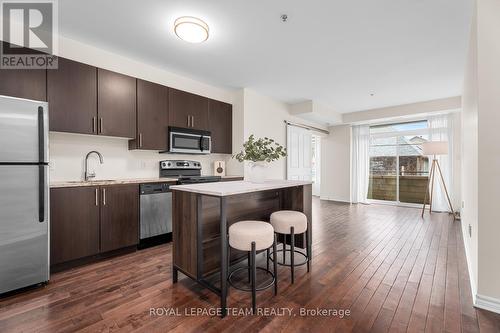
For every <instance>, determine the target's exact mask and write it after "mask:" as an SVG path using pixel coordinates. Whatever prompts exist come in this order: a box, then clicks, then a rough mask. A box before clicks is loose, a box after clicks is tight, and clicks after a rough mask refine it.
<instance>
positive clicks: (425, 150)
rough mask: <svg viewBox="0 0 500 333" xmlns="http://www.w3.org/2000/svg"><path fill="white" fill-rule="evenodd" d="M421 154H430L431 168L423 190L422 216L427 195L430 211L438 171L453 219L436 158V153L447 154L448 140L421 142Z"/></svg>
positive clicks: (446, 190) (430, 211)
mask: <svg viewBox="0 0 500 333" xmlns="http://www.w3.org/2000/svg"><path fill="white" fill-rule="evenodd" d="M422 154H423V155H432V156H434V157H433V159H432V165H431V169H430V171H429V181H428V182H427V189H426V190H425V198H424V206H423V207H422V217H423V216H424V211H425V205H426V204H427V197H429V199H430V200H429V213H432V197H433V192H434V178H435V176H436V173H439V176H440V178H441V184H443V189H444V192H445V193H446V199H448V204H449V205H450V210H451V213H452V214H453V219H455V211H454V210H453V206H452V205H451V200H450V196H449V195H448V189H447V188H446V183H445V182H444V177H443V173H442V172H441V167H440V166H439V161H438V160H437V158H436V156H437V155H447V154H448V142H446V141H429V142H424V143H423V144H422Z"/></svg>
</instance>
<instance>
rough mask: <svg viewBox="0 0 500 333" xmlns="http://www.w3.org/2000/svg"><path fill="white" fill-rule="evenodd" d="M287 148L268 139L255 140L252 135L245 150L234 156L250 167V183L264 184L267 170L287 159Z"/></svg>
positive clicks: (245, 145)
mask: <svg viewBox="0 0 500 333" xmlns="http://www.w3.org/2000/svg"><path fill="white" fill-rule="evenodd" d="M286 155H287V153H286V148H284V147H283V146H282V145H280V144H279V143H277V142H276V141H274V140H273V139H270V138H268V137H264V138H259V139H255V137H254V135H253V134H252V135H250V136H249V137H248V140H247V141H245V142H244V143H243V150H242V151H240V152H239V153H237V154H236V155H234V156H233V158H235V159H236V160H238V161H239V162H244V161H247V162H249V165H250V181H251V182H253V183H262V182H264V180H265V169H266V167H267V165H268V164H269V163H271V162H273V161H277V160H279V159H280V158H281V157H286Z"/></svg>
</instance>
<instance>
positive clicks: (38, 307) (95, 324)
mask: <svg viewBox="0 0 500 333" xmlns="http://www.w3.org/2000/svg"><path fill="white" fill-rule="evenodd" d="M313 206H314V207H313V224H314V226H313V253H314V258H313V262H312V267H311V272H310V273H306V268H305V266H301V267H299V268H297V269H296V275H295V284H293V285H291V284H290V272H289V269H288V268H285V267H280V269H279V291H278V296H273V291H272V288H271V289H268V290H266V291H263V292H259V293H258V301H257V305H258V307H260V308H263V309H264V308H267V309H269V308H274V309H281V308H291V309H292V311H293V313H294V314H295V316H293V315H292V316H289V315H285V316H272V315H270V316H237V315H233V316H228V317H226V318H224V319H220V318H219V317H217V316H208V315H200V316H194V315H192V316H187V315H186V314H185V312H184V311H186V310H188V311H191V309H196V308H200V309H205V310H208V309H212V308H213V307H216V306H217V305H218V297H217V296H216V295H215V294H213V293H211V292H210V291H208V290H206V289H203V288H201V287H199V286H198V285H197V284H195V283H194V282H192V281H191V280H190V279H188V278H184V277H183V276H182V275H181V276H180V277H181V280H180V281H179V283H178V284H175V285H173V284H172V280H171V260H172V257H171V255H172V247H171V245H170V244H169V245H162V246H158V247H155V248H151V249H147V250H142V251H139V252H135V253H132V254H129V255H124V256H121V257H116V258H113V259H110V260H107V261H102V262H99V263H95V264H91V265H88V266H85V267H81V268H77V269H73V270H70V271H65V272H61V273H57V274H54V275H52V279H51V282H50V283H49V285H47V286H46V287H44V288H39V289H35V290H31V291H27V292H24V293H21V294H18V295H15V296H11V297H8V298H4V299H0V332H73V331H82V332H109V331H113V332H117V331H120V332H122V331H123V332H130V331H138V332H166V331H174V332H175V331H176V332H207V331H208V332H222V331H238V332H245V331H253V332H256V331H263V332H276V331H282V332H327V331H328V332H332V331H338V332H347V331H354V332H386V331H391V332H399V331H410V332H414V331H424V330H425V331H429V332H442V331H446V332H460V331H463V332H477V331H480V330H481V331H484V332H500V316H499V315H496V314H493V313H491V312H487V311H483V310H476V309H475V308H474V307H473V306H472V299H471V292H470V284H469V276H468V272H467V263H466V261H465V254H464V248H463V243H462V234H461V231H460V224H459V223H460V222H453V221H452V219H451V218H450V217H449V216H448V215H446V214H433V215H432V217H429V215H426V217H425V218H424V219H421V218H420V215H419V213H420V211H419V210H417V209H412V208H398V207H392V206H381V205H371V206H364V205H357V206H356V205H354V206H350V205H347V204H338V203H333V202H326V201H319V200H317V199H315V200H314V203H313ZM261 261H262V258H261ZM250 302H251V298H250V294H248V293H245V292H240V291H236V290H235V289H230V294H229V299H228V305H229V306H230V307H235V308H237V309H240V308H249V307H250V306H251V304H250ZM301 307H302V308H306V309H309V310H315V309H317V308H319V309H337V310H341V309H344V310H349V311H350V312H351V313H350V315H349V316H347V315H346V316H344V317H343V318H340V317H339V316H336V317H335V316H301V315H300V312H299V311H300V308H301ZM150 308H178V309H179V311H180V312H181V315H180V316H176V315H172V314H171V315H163V316H162V315H159V311H160V310H157V315H150Z"/></svg>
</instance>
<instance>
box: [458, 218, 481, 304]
mask: <svg viewBox="0 0 500 333" xmlns="http://www.w3.org/2000/svg"><path fill="white" fill-rule="evenodd" d="M460 222H461V223H462V226H461V228H460V229H462V239H463V241H464V249H465V261H467V269H468V271H469V282H470V290H471V293H472V304H474V305H476V294H477V287H476V280H474V274H473V271H472V266H471V257H470V249H469V247H468V246H467V241H466V240H465V237H469V235H468V232H467V226H466V223H465V221H464V220H460Z"/></svg>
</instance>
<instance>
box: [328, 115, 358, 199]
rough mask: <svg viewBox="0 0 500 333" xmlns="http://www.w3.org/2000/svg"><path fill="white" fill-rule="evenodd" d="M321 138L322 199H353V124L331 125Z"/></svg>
mask: <svg viewBox="0 0 500 333" xmlns="http://www.w3.org/2000/svg"><path fill="white" fill-rule="evenodd" d="M329 130H330V135H328V136H325V137H323V138H322V140H321V170H322V172H321V199H325V200H334V201H345V202H350V200H351V183H350V180H351V126H350V125H342V126H334V127H330V128H329Z"/></svg>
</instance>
